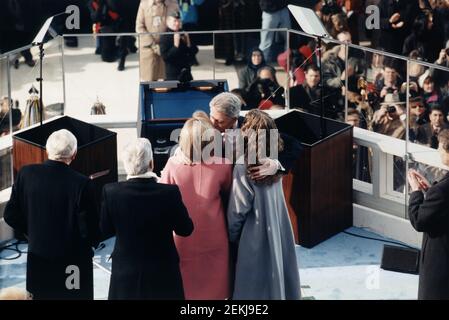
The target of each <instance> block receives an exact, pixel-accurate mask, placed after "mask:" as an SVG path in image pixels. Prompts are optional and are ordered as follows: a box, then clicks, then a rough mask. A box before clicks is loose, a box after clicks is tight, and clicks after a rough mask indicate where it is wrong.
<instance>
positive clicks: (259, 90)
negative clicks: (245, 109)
mask: <svg viewBox="0 0 449 320" xmlns="http://www.w3.org/2000/svg"><path fill="white" fill-rule="evenodd" d="M247 98H248V100H247V101H248V106H249V107H250V109H254V108H259V109H262V110H265V109H269V108H270V107H271V106H272V105H275V104H280V105H284V104H285V99H284V88H283V87H281V86H280V85H279V83H278V82H277V80H276V70H275V69H274V68H273V67H271V66H265V67H262V68H260V69H259V71H258V72H257V78H256V80H255V81H254V82H253V83H252V84H251V86H250V87H249V90H248V94H247Z"/></svg>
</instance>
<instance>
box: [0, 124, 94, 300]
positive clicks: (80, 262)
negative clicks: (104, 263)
mask: <svg viewBox="0 0 449 320" xmlns="http://www.w3.org/2000/svg"><path fill="white" fill-rule="evenodd" d="M46 149H47V155H48V160H47V161H45V162H44V163H42V164H32V165H28V166H24V167H23V168H22V169H21V170H20V171H19V173H18V174H17V177H16V181H15V183H14V185H13V187H12V192H11V198H10V200H9V201H8V203H7V205H6V208H5V213H4V219H5V221H6V223H8V224H9V225H10V226H11V227H13V228H14V229H15V230H17V231H19V232H22V233H24V234H25V235H26V236H27V238H28V242H29V245H28V256H27V279H26V287H27V290H28V291H29V292H30V293H31V294H32V295H33V298H34V299H36V300H41V299H52V300H53V299H58V300H59V299H93V269H92V256H93V251H92V247H95V246H96V245H97V244H98V239H99V228H98V215H97V212H96V209H95V203H94V200H93V199H92V198H91V194H92V192H90V183H89V179H88V178H87V177H85V176H83V175H82V174H80V173H78V172H76V171H74V170H73V169H71V168H70V167H69V165H70V163H71V162H72V161H73V160H74V159H75V156H76V151H77V140H76V138H75V136H74V135H73V134H72V133H71V132H70V131H68V130H65V129H62V130H58V131H55V132H53V133H52V134H51V135H50V136H49V138H48V140H47V144H46Z"/></svg>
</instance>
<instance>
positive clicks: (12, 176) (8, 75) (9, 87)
mask: <svg viewBox="0 0 449 320" xmlns="http://www.w3.org/2000/svg"><path fill="white" fill-rule="evenodd" d="M6 76H7V82H8V100H9V101H8V104H9V130H10V132H9V134H10V135H11V137H12V134H13V130H14V128H13V127H12V110H11V108H12V105H11V100H12V99H11V66H10V62H9V56H6ZM13 148H14V142H13V144H12V147H11V153H10V159H11V167H10V169H11V185H13V184H14V149H13Z"/></svg>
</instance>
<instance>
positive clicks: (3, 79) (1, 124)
mask: <svg viewBox="0 0 449 320" xmlns="http://www.w3.org/2000/svg"><path fill="white" fill-rule="evenodd" d="M9 108H10V100H9V97H8V57H7V56H5V57H2V58H1V59H0V137H2V136H5V135H7V134H9V133H10V115H9ZM19 121H20V118H19Z"/></svg>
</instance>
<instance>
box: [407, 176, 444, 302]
mask: <svg viewBox="0 0 449 320" xmlns="http://www.w3.org/2000/svg"><path fill="white" fill-rule="evenodd" d="M408 213H409V217H410V222H411V223H412V225H413V227H414V228H415V229H416V231H419V232H423V243H422V250H421V259H420V270H419V290H418V299H420V300H426V299H449V174H447V175H446V176H445V177H444V178H443V179H442V180H441V181H440V182H438V183H437V184H435V185H433V186H432V187H431V188H430V189H429V190H428V191H427V193H426V195H425V197H424V194H423V193H422V192H420V191H415V192H412V193H411V194H410V202H409V209H408Z"/></svg>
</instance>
